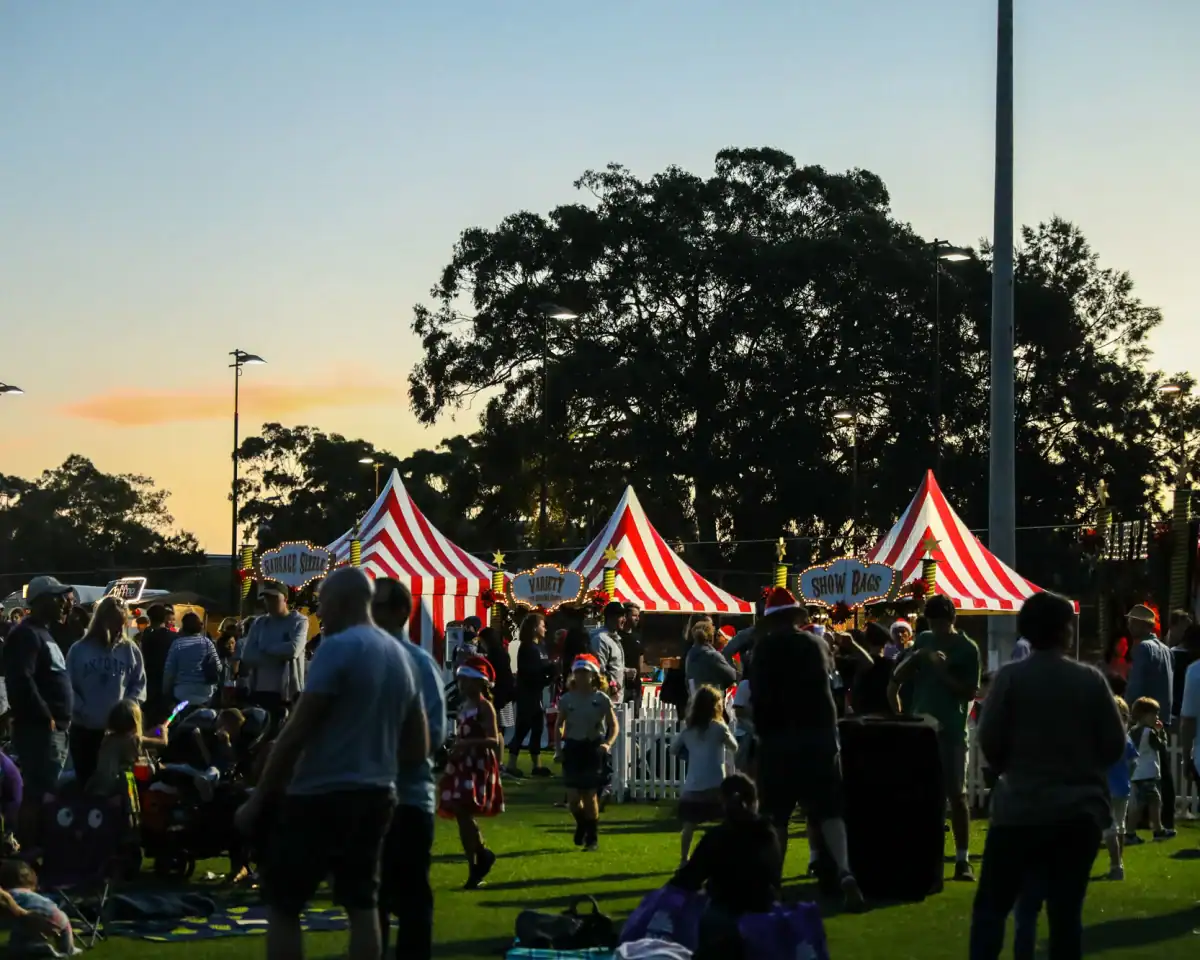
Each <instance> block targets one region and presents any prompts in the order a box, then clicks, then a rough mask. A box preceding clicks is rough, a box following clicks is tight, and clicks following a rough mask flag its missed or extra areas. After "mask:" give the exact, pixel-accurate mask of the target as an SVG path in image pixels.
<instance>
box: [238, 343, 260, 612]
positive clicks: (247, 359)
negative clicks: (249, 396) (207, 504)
mask: <svg viewBox="0 0 1200 960" xmlns="http://www.w3.org/2000/svg"><path fill="white" fill-rule="evenodd" d="M229 355H230V356H231V357H233V363H231V364H230V365H229V366H230V369H232V370H233V497H232V500H233V536H232V538H231V540H230V544H229V584H230V591H231V593H230V596H232V597H233V606H232V608H231V609H233V610H237V609H238V606H239V605H240V604H241V600H242V585H241V583H240V582H239V581H238V576H237V563H238V485H237V483H238V401H239V399H240V396H239V394H240V391H239V390H238V387H239V385H240V383H241V379H242V367H252V366H256V365H257V364H260V363H266V362H267V361H266V360H264V359H263V358H262V357H260V356H258V355H257V354H254V353H246V351H245V350H230V351H229Z"/></svg>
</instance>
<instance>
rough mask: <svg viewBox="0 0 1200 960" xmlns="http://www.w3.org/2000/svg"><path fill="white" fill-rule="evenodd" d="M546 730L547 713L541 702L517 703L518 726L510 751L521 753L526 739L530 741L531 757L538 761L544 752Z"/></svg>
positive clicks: (520, 701)
mask: <svg viewBox="0 0 1200 960" xmlns="http://www.w3.org/2000/svg"><path fill="white" fill-rule="evenodd" d="M545 729H546V713H545V711H544V710H543V709H542V702H541V701H540V700H537V701H533V700H527V701H526V700H518V701H517V725H516V727H515V728H514V730H513V736H512V739H511V740H510V741H509V742H508V749H509V750H511V751H512V752H513V753H514V754H517V753H520V751H521V747H522V746H524V744H525V740H526V738H528V739H529V755H530V756H531V757H533V758H534V760H536V759H537V758H538V756H539V755H540V754H541V752H542V731H543V730H545Z"/></svg>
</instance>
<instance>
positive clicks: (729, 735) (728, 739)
mask: <svg viewBox="0 0 1200 960" xmlns="http://www.w3.org/2000/svg"><path fill="white" fill-rule="evenodd" d="M721 730H722V731H724V736H723V738H722V739H723V740H724V741H725V746H727V747H728V748H729V749H730V750H736V749H737V748H738V742H737V740H735V739H734V736H733V731H732V730H730V729H729V727H728V726H726V725H725V724H721Z"/></svg>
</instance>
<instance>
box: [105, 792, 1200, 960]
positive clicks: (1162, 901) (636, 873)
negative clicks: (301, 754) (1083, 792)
mask: <svg viewBox="0 0 1200 960" xmlns="http://www.w3.org/2000/svg"><path fill="white" fill-rule="evenodd" d="M559 794H560V790H559V788H556V787H555V784H554V781H551V782H550V783H548V784H543V783H530V784H525V785H519V786H516V787H513V788H512V789H510V790H509V793H508V801H509V807H508V812H507V813H506V814H505V815H504V816H502V817H500V818H499V819H497V820H495V821H492V822H491V823H485V825H484V831H485V835H486V836H487V839H488V843H489V845H490V846H491V847H492V848H493V849H494V850H495V851H496V853H497V854H498V855H499V858H500V859H499V861H498V863H497V864H496V868H495V870H494V871H493V873H492V875H491V877H490V882H489V884H488V885H487V886H486V887H484V888H483V889H481V890H478V891H474V892H471V893H467V892H464V891H462V890H461V889H460V888H461V885H462V881H463V879H464V878H465V875H466V871H465V867H464V865H463V862H462V860H461V856H460V853H459V848H458V837H457V833H456V831H455V829H454V827H453V825H452V824H450V823H446V822H439V826H438V836H437V846H436V850H435V857H434V861H435V862H434V870H433V882H434V888H435V896H436V903H437V922H436V927H435V930H434V938H435V943H436V944H437V946H436V948H435V953H436V954H437V955H438V956H442V957H457V958H484V957H491V958H495V957H497V956H499V955H502V948H503V946H504V945H505V944H506V942H507V940H508V939H509V938H511V935H512V929H513V922H514V919H515V918H516V915H517V913H518V911H520V910H521V909H523V908H526V907H532V908H535V909H541V910H558V909H561V907H562V906H564V905H565V904H566V903H567V901H568V900H569V899H570V897H571V896H572V895H576V894H584V893H586V894H591V895H592V896H593V897H595V898H596V899H597V900H598V901H599V902H600V904H601V905H602V907H603V908H604V910H605V911H606V912H608V913H609V914H610V915H612V916H614V917H618V918H623V917H624V916H625V915H626V914H627V913H628V912H629V911H630V910H631V909H632V908H633V907H634V906H635V905H636V904H637V902H638V900H639V899H640V898H641V897H642V896H643V895H644V894H645V893H647V892H648V891H650V890H654V889H656V888H657V887H659V886H661V885H662V883H663V882H664V881H665V880H666V879H667V877H668V876H669V874H670V872H671V871H672V869H673V867H674V865H675V863H676V862H677V860H678V856H679V854H678V835H677V833H676V830H675V824H674V821H673V808H674V804H672V803H666V802H664V803H660V804H645V803H643V804H622V805H613V806H610V807H609V808H608V811H607V813H606V815H605V817H604V819H603V821H602V830H601V846H600V850H599V851H598V852H596V853H591V854H586V853H582V852H580V851H578V850H576V849H575V847H574V846H572V844H571V832H572V829H573V824H572V823H571V822H570V821H569V818H568V816H567V814H566V812H565V811H563V810H559V809H555V808H554V807H553V806H552V805H551V804H552V802H553V800H554V799H555V798H556V797H557V796H559ZM1183 826H1184V829H1182V830H1181V836H1180V837H1179V839H1177V840H1174V841H1171V842H1168V843H1163V844H1146V845H1144V846H1141V847H1136V848H1134V849H1132V850H1130V851H1129V852H1128V853H1127V855H1126V872H1127V876H1128V879H1127V880H1126V881H1125V882H1124V883H1108V882H1097V883H1095V884H1093V885H1092V887H1091V888H1090V891H1089V893H1088V903H1087V907H1086V911H1085V918H1084V919H1085V923H1086V925H1087V932H1086V937H1087V943H1086V945H1085V953H1086V955H1087V956H1089V957H1093V956H1095V957H1105V958H1110V960H1123V958H1128V960H1134V958H1138V960H1142V958H1145V957H1148V956H1151V955H1153V956H1154V958H1155V960H1174V958H1180V960H1183V958H1185V957H1186V958H1187V960H1192V957H1193V956H1194V954H1195V951H1196V949H1197V942H1198V940H1197V936H1196V928H1198V927H1200V906H1198V905H1197V902H1196V898H1197V889H1198V883H1197V881H1198V880H1200V858H1198V859H1192V858H1191V857H1189V854H1191V853H1192V852H1193V851H1195V850H1196V848H1197V846H1198V845H1200V827H1192V826H1191V825H1190V824H1184V825H1183ZM898 828H899V829H903V825H902V824H900V825H898ZM983 836H984V826H983V825H982V824H979V825H977V827H976V831H975V835H974V842H973V844H972V853H974V854H978V853H979V852H980V851H981V849H982V844H983ZM807 856H808V851H807V845H806V843H805V842H804V839H803V836H802V834H801V832H800V831H797V832H796V834H795V836H794V838H793V842H792V845H791V849H790V851H789V861H788V865H789V874H790V875H791V876H792V877H793V878H794V879H793V880H792V881H791V882H790V884H789V887H788V890H787V894H788V896H789V897H790V898H803V899H811V898H812V897H813V896H814V895H815V894H814V892H813V891H812V887H811V884H809V883H807V882H802V881H801V880H800V879H798V875H800V874H802V873H803V871H804V868H805V866H806V864H807ZM1098 864H1099V865H1101V866H1103V867H1104V868H1105V869H1107V856H1106V855H1104V854H1102V855H1101V859H1100V860H1099V861H1098ZM208 866H212V868H213V869H218V870H219V869H221V867H220V865H219V864H211V865H202V866H201V867H200V869H199V870H198V871H197V873H198V875H200V874H202V873H203V871H204V870H205V869H206V867H208ZM948 870H949V867H948ZM972 891H973V887H972V886H970V885H964V884H953V883H949V884H947V886H946V892H945V893H943V894H940V895H938V896H935V897H931V898H929V899H928V900H926V901H925V902H923V903H919V904H900V905H886V906H877V907H875V908H873V909H872V910H871V911H870V912H868V913H867V914H865V915H861V916H851V915H844V916H839V915H837V913H836V911H835V910H828V911H827V913H826V925H827V930H828V935H829V941H830V950H831V953H832V955H833V957H834V960H847V958H858V957H870V958H875V957H920V958H922V960H943V958H945V960H950V958H953V960H960V958H962V957H964V956H965V955H966V944H967V930H968V922H969V921H968V918H969V913H970V904H971V895H972ZM1043 933H1044V925H1043ZM343 942H344V934H321V935H312V936H311V937H310V941H309V956H310V957H317V958H321V957H334V956H338V955H339V954H340V952H341V948H342V945H343ZM1151 950H1153V954H1151V952H1150V951H1151ZM262 951H263V944H262V943H261V942H260V940H259V939H258V938H253V937H246V938H237V939H228V940H217V941H208V942H200V943H193V944H167V945H164V944H154V943H149V942H143V941H134V940H128V939H119V938H118V939H113V940H112V941H110V942H108V943H105V944H102V945H101V946H99V947H98V948H97V949H96V951H95V952H96V954H97V956H98V957H100V958H105V957H111V958H121V960H124V958H134V957H146V958H150V957H167V958H168V960H169V958H170V957H172V956H176V957H178V960H202V958H205V960H207V958H214V960H218V958H219V960H234V958H240V957H259V956H261V955H262Z"/></svg>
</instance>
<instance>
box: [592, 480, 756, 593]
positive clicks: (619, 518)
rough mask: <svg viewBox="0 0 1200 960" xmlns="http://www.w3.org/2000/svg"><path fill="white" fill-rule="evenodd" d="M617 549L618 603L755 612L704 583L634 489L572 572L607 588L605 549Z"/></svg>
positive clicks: (628, 493)
mask: <svg viewBox="0 0 1200 960" xmlns="http://www.w3.org/2000/svg"><path fill="white" fill-rule="evenodd" d="M610 546H611V547H612V548H614V549H615V550H616V551H617V567H616V570H617V579H616V599H617V600H621V601H632V602H634V603H636V604H637V605H638V606H640V607H641V608H642V609H643V610H646V611H657V612H660V613H661V612H672V613H733V614H737V613H753V612H754V606H753V604H749V603H747V602H746V601H745V600H739V599H738V598H737V597H735V596H733V595H732V594H730V593H726V592H725V591H724V590H722V589H721V588H720V587H718V586H715V585H714V584H712V583H709V582H708V581H707V580H705V579H704V578H703V577H702V576H700V574H698V573H697V572H696V571H695V570H693V569H692V568H691V567H689V566H688V565H687V564H686V563H684V562H683V558H682V557H680V556H679V554H677V553H676V552H675V551H674V550H672V549H671V548H670V547H669V546H667V543H666V541H665V540H663V538H662V537H661V536H659V533H658V531H657V530H655V529H654V527H653V525H651V523H650V521H649V520H648V519H647V517H646V512H645V511H644V510H643V509H642V505H641V503H640V502H638V498H637V494H636V493H634V492H633V487H626V488H625V493H624V495H623V496H622V497H621V502H620V503H618V504H617V509H616V510H615V511H613V515H612V516H611V517H610V518H609V521H608V524H607V525H606V526H605V527H604V529H603V530H602V531H601V532H600V535H599V536H598V537H596V539H595V540H593V541H592V542H591V543H590V544H588V546H587V549H585V550H584V551H583V553H581V554H580V555H579V556H577V557H576V558H575V559H574V560H573V561H572V562H571V563H570V564H569V566H570V568H571V569H573V570H578V571H579V572H580V573H582V574H583V579H584V582H585V583H586V584H587V585H588V589H589V590H599V589H601V588H602V587H603V586H604V567H605V565H606V562H607V561H606V560H605V559H604V551H605V550H607V549H608V548H609V547H610Z"/></svg>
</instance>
